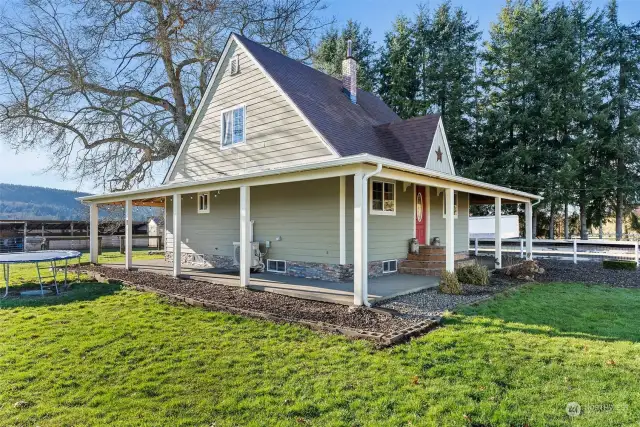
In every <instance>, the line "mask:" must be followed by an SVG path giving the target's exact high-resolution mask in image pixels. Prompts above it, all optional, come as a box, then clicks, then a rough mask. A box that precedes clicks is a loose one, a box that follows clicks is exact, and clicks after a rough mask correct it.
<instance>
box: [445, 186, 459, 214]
mask: <svg viewBox="0 0 640 427" xmlns="http://www.w3.org/2000/svg"><path fill="white" fill-rule="evenodd" d="M446 217H447V195H446V192H445V191H442V218H446ZM453 217H454V218H458V192H457V191H454V192H453Z"/></svg>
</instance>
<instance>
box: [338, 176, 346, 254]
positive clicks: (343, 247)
mask: <svg viewBox="0 0 640 427" xmlns="http://www.w3.org/2000/svg"><path fill="white" fill-rule="evenodd" d="M346 199H347V177H346V176H341V177H340V210H339V212H340V213H339V215H340V219H339V228H340V265H345V264H346V263H347V223H346V218H345V216H346V211H347V200H346Z"/></svg>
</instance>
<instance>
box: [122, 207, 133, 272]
mask: <svg viewBox="0 0 640 427" xmlns="http://www.w3.org/2000/svg"><path fill="white" fill-rule="evenodd" d="M124 224H125V225H124V227H125V228H124V268H125V269H127V270H131V269H132V268H133V254H132V249H133V201H132V200H131V199H128V200H125V202H124Z"/></svg>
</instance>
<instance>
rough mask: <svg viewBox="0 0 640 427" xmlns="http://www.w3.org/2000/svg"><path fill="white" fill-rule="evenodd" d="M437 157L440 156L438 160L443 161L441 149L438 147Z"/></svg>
mask: <svg viewBox="0 0 640 427" xmlns="http://www.w3.org/2000/svg"><path fill="white" fill-rule="evenodd" d="M436 156H438V158H437V160H438V161H439V162H441V161H442V150H441V149H440V147H438V151H436Z"/></svg>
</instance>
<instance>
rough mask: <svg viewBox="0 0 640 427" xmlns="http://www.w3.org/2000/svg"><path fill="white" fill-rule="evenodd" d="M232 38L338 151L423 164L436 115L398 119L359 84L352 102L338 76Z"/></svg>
mask: <svg viewBox="0 0 640 427" xmlns="http://www.w3.org/2000/svg"><path fill="white" fill-rule="evenodd" d="M235 37H236V38H237V39H238V40H239V41H240V43H242V45H243V46H244V47H245V48H246V49H247V50H248V51H249V53H251V55H252V56H253V57H254V58H255V59H256V60H257V61H258V62H259V63H260V64H261V65H262V67H263V68H264V69H265V71H266V72H267V73H268V74H269V75H270V76H271V77H272V78H273V79H274V80H275V81H276V83H277V84H278V85H279V86H280V88H281V89H282V90H283V91H284V92H285V93H286V94H287V95H288V96H289V97H290V98H291V100H292V101H293V102H294V103H295V104H296V106H297V107H298V108H299V109H300V111H302V113H303V114H304V115H305V116H306V117H307V119H308V120H309V121H310V122H311V124H313V126H314V127H315V128H316V129H317V130H318V132H320V134H322V136H323V137H324V138H325V140H326V141H327V142H328V143H329V144H331V145H332V146H333V148H334V149H335V150H336V151H337V152H338V154H340V155H341V156H351V155H356V154H362V153H368V154H373V155H376V156H380V157H385V158H388V159H391V160H397V161H401V162H404V163H409V164H412V165H416V166H423V167H424V166H425V164H426V162H427V158H426V156H427V155H428V153H429V148H430V145H431V141H433V137H434V134H435V130H436V127H437V119H439V116H425V117H418V118H415V119H410V120H404V121H403V120H401V119H400V117H398V115H397V114H396V113H394V112H393V110H391V109H390V108H389V107H388V106H387V105H386V104H385V103H384V102H383V101H382V100H381V99H380V98H378V97H377V96H375V95H373V94H371V93H369V92H366V91H364V90H361V89H358V104H353V103H351V101H350V100H349V98H348V97H347V96H346V95H345V94H344V92H343V91H342V82H341V81H340V80H338V79H336V78H334V77H331V76H329V75H327V74H324V73H323V72H321V71H318V70H316V69H314V68H312V67H309V66H307V65H305V64H303V63H301V62H298V61H296V60H294V59H291V58H289V57H287V56H285V55H282V54H280V53H278V52H275V51H273V50H271V49H269V48H267V47H265V46H262V45H261V44H259V43H256V42H254V41H252V40H249V39H248V38H246V37H243V36H240V35H238V34H236V35H235ZM434 121H435V125H434V124H433V123H434ZM381 125H385V126H381Z"/></svg>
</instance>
